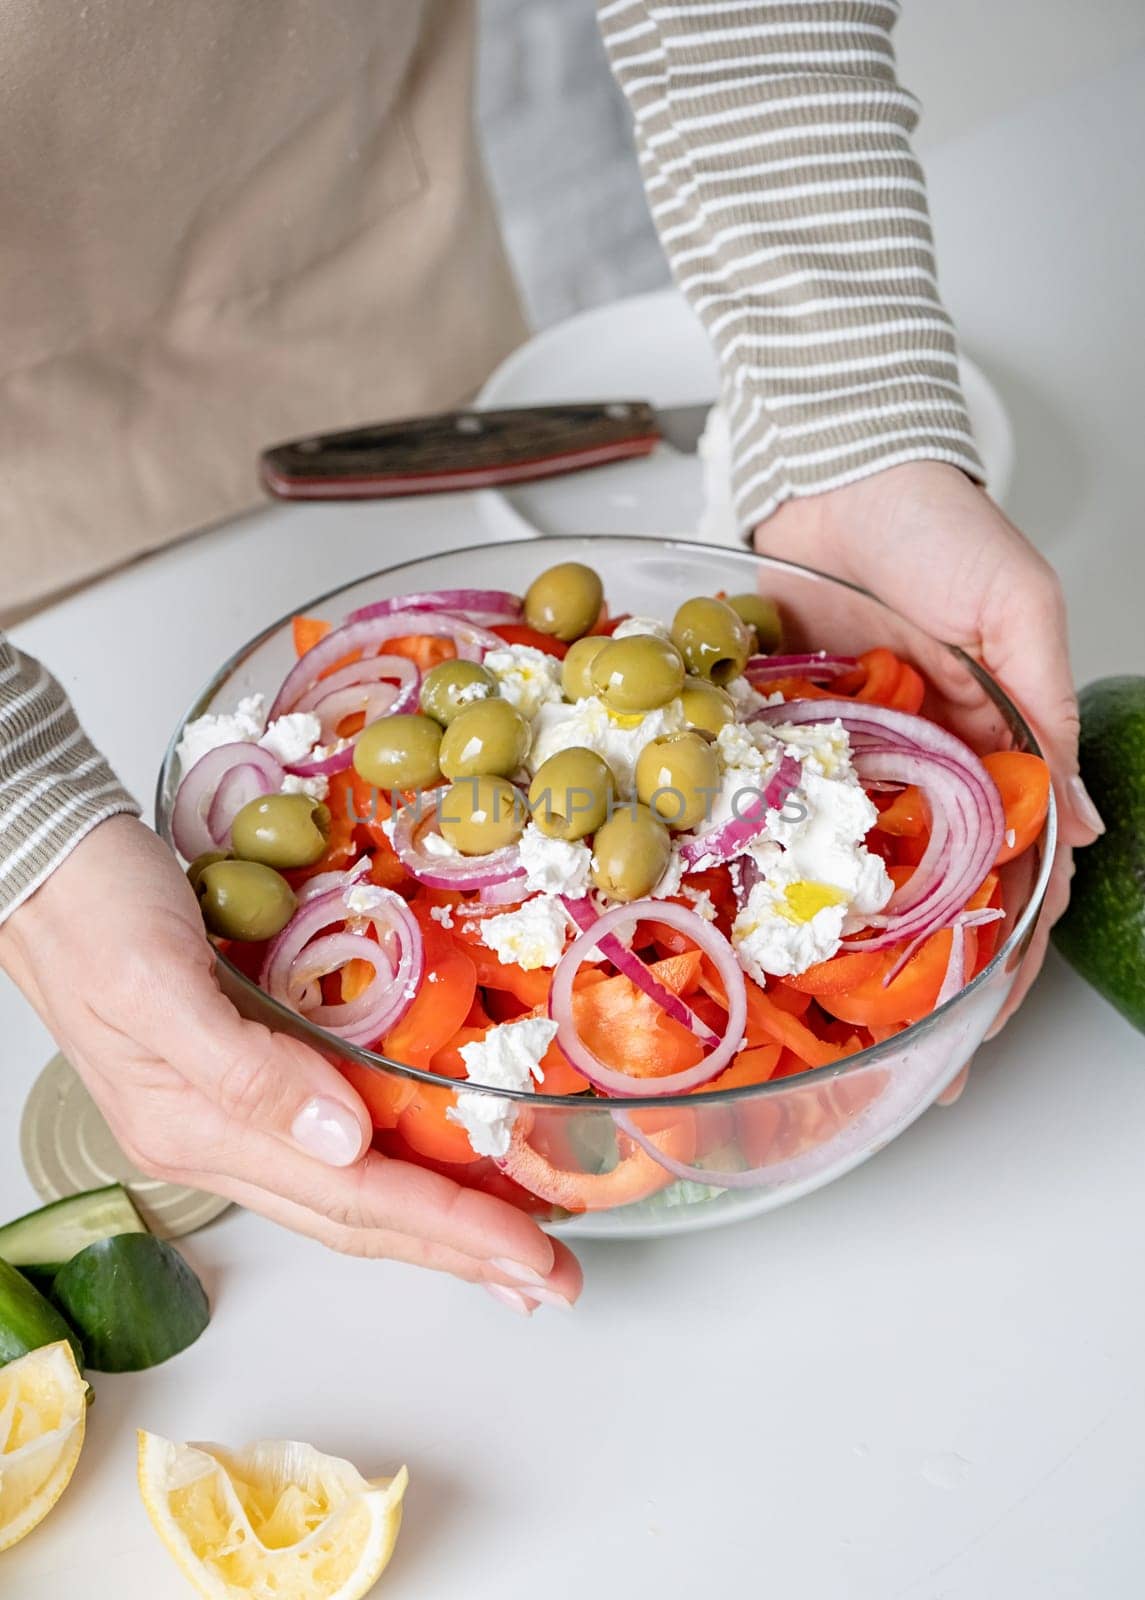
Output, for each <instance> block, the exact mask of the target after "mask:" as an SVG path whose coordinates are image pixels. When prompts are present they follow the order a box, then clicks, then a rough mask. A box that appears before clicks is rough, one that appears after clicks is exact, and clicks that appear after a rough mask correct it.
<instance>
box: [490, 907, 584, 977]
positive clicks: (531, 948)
mask: <svg viewBox="0 0 1145 1600" xmlns="http://www.w3.org/2000/svg"><path fill="white" fill-rule="evenodd" d="M569 926H570V924H569V918H568V913H567V912H566V911H565V909H564V907H563V906H562V905H561V902H560V900H559V899H558V898H557V897H556V896H555V895H545V894H539V895H537V896H536V897H535V898H534V899H532V900H526V901H525V903H524V905H522V906H518V908H517V909H516V911H505V912H502V913H501V914H500V915H499V916H496V917H484V918H482V920H481V942H482V944H485V945H488V947H489V949H490V950H495V951H496V952H497V959H498V961H500V962H501V963H502V964H503V965H504V964H508V963H511V962H516V963H517V965H518V966H521V967H524V969H525V971H526V972H534V971H536V969H537V968H538V967H555V966H556V964H557V962H558V961H559V960H560V959H561V955H562V952H563V951H564V947H565V938H566V936H567V934H568V931H569Z"/></svg>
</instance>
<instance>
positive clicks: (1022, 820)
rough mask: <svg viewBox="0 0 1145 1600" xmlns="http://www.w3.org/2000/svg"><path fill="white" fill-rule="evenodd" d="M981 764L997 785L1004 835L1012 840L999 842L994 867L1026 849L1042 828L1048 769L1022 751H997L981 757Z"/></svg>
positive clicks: (1038, 757)
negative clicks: (1003, 820) (1000, 845)
mask: <svg viewBox="0 0 1145 1600" xmlns="http://www.w3.org/2000/svg"><path fill="white" fill-rule="evenodd" d="M982 765H983V766H984V767H985V768H986V771H987V772H988V773H989V774H990V776H991V777H992V778H993V780H994V782H995V783H996V784H997V786H998V793H999V794H1000V795H1001V796H1002V809H1003V811H1004V812H1005V814H1006V833H1007V835H1010V834H1013V841H1012V842H1010V840H1009V839H1008V838H1004V839H1003V840H1002V848H1001V849H1000V850H999V851H998V855H997V857H996V859H995V862H994V865H995V866H996V867H1000V866H1001V865H1002V864H1003V863H1004V862H1006V861H1012V860H1013V859H1014V857H1015V856H1020V855H1021V854H1022V851H1023V850H1028V849H1029V848H1030V846H1031V845H1032V844H1033V843H1034V841H1035V839H1037V837H1038V835H1039V834H1040V833H1041V831H1042V829H1043V827H1044V826H1045V821H1046V813H1047V812H1048V811H1049V808H1050V769H1049V767H1047V765H1046V763H1045V762H1044V761H1043V760H1042V758H1041V756H1035V755H1031V754H1030V753H1029V751H1026V750H999V751H997V752H995V754H994V755H990V756H983V757H982Z"/></svg>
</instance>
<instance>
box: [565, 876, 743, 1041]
mask: <svg viewBox="0 0 1145 1600" xmlns="http://www.w3.org/2000/svg"><path fill="white" fill-rule="evenodd" d="M561 904H562V905H563V906H564V908H565V910H566V911H567V912H568V914H569V916H570V917H571V918H572V920H573V922H574V923H575V924H576V926H577V928H578V929H579V931H580V932H581V933H587V932H588V930H589V929H590V928H591V927H593V926H595V924H596V923H597V921H598V920H599V913H598V912H597V909H596V907H595V906H594V905H593V903H592V899H591V898H590V896H588V895H583V896H582V897H581V898H580V899H579V900H570V899H569V897H568V895H561ZM599 948H600V953H601V955H602V956H604V958H605V960H606V961H611V962H612V965H613V966H614V967H615V968H616V970H617V972H621V973H623V974H624V976H625V977H626V978H629V979H630V980H631V981H632V982H633V983H634V984H635V985H636V987H637V988H638V989H640V990H642V991H643V993H644V994H646V995H647V996H648V998H649V999H650V1000H654V1001H655V1002H656V1004H657V1005H658V1006H659V1007H660V1009H661V1011H663V1012H664V1013H665V1014H666V1015H667V1016H669V1017H671V1018H672V1021H673V1022H679V1023H681V1024H682V1025H683V1026H684V1027H685V1028H687V1029H688V1031H689V1033H693V1034H695V1036H696V1038H697V1039H698V1040H699V1041H700V1043H701V1044H702V1045H703V1047H704V1049H705V1050H715V1049H718V1047H719V1043H720V1039H719V1035H718V1034H716V1033H713V1032H712V1030H711V1029H710V1028H709V1027H708V1025H707V1023H706V1022H704V1021H703V1019H702V1018H700V1017H698V1016H697V1015H696V1013H695V1012H694V1011H693V1010H692V1008H691V1006H690V1005H688V1004H687V1003H686V1002H685V1001H684V1000H682V999H681V998H680V996H679V995H678V994H673V993H672V991H671V989H669V988H667V987H666V986H665V985H664V984H662V983H661V982H660V981H659V980H658V979H657V978H656V977H654V976H653V974H652V973H651V972H650V971H649V970H648V968H647V967H646V966H645V965H644V963H643V961H641V959H640V957H639V956H638V955H637V954H636V953H635V951H633V950H629V949H628V948H627V946H626V945H623V944H621V942H620V940H619V939H618V938H617V937H616V935H615V934H614V933H606V934H605V936H604V938H603V939H601V941H600V946H599Z"/></svg>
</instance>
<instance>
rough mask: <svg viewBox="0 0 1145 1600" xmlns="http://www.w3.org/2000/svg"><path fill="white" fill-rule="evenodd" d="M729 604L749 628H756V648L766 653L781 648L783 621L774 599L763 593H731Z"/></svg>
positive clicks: (768, 653)
mask: <svg viewBox="0 0 1145 1600" xmlns="http://www.w3.org/2000/svg"><path fill="white" fill-rule="evenodd" d="M728 605H729V606H731V608H732V610H733V611H734V612H735V613H736V615H737V616H738V617H742V618H743V620H744V621H745V622H746V623H747V625H748V627H749V628H754V629H755V642H756V649H757V650H759V651H761V652H762V653H763V654H764V655H770V654H771V652H772V651H773V650H779V649H780V648H781V647H782V645H783V623H782V622H781V621H780V620H779V607H778V606H777V605H776V603H775V601H774V600H768V599H767V598H766V596H764V595H762V594H730V595H728Z"/></svg>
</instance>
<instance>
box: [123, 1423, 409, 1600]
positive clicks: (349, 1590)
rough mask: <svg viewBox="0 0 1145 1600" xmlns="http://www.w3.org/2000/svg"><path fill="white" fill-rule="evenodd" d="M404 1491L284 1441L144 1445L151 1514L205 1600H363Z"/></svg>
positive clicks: (144, 1441) (384, 1556)
mask: <svg viewBox="0 0 1145 1600" xmlns="http://www.w3.org/2000/svg"><path fill="white" fill-rule="evenodd" d="M408 1482H409V1474H408V1473H407V1472H406V1469H405V1468H404V1467H403V1468H402V1469H401V1471H400V1472H399V1473H398V1475H397V1476H396V1477H395V1478H388V1479H374V1480H372V1481H371V1480H369V1479H367V1478H363V1477H362V1475H361V1473H360V1472H358V1470H357V1468H355V1467H353V1466H351V1465H350V1463H349V1462H348V1461H342V1460H339V1458H338V1457H337V1456H326V1455H323V1454H322V1453H321V1452H320V1451H318V1450H315V1449H314V1447H313V1445H309V1444H296V1443H295V1442H294V1441H293V1440H289V1439H279V1440H265V1441H263V1442H262V1443H259V1444H251V1445H247V1446H246V1447H245V1448H244V1449H241V1450H227V1449H224V1448H223V1447H222V1446H221V1445H216V1444H173V1443H172V1442H171V1441H170V1440H169V1439H162V1438H160V1437H159V1436H158V1435H157V1434H154V1433H143V1432H140V1434H139V1489H140V1493H141V1494H142V1496H143V1504H144V1505H145V1506H146V1508H147V1514H148V1516H149V1517H150V1518H151V1521H152V1524H153V1525H154V1528H155V1531H156V1532H157V1533H158V1535H159V1537H160V1538H161V1539H162V1541H163V1543H164V1544H165V1545H166V1546H167V1549H168V1550H169V1551H170V1553H171V1555H172V1556H173V1557H174V1558H175V1561H176V1562H177V1563H178V1565H179V1567H180V1569H181V1570H182V1572H183V1574H184V1576H185V1577H187V1578H188V1579H189V1580H190V1581H191V1583H193V1584H194V1586H195V1588H196V1589H198V1591H199V1593H200V1594H202V1595H206V1596H208V1597H209V1600H360V1596H362V1595H364V1594H365V1593H366V1591H367V1590H368V1589H371V1588H372V1587H373V1585H374V1584H375V1583H376V1582H377V1581H378V1579H379V1578H380V1577H381V1575H382V1572H383V1570H384V1569H385V1566H386V1563H387V1562H388V1561H389V1559H390V1556H391V1555H392V1554H393V1548H394V1544H395V1543H396V1541H397V1536H398V1529H399V1527H400V1526H401V1520H402V1496H403V1495H404V1494H405V1491H406V1484H407V1483H408Z"/></svg>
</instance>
